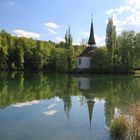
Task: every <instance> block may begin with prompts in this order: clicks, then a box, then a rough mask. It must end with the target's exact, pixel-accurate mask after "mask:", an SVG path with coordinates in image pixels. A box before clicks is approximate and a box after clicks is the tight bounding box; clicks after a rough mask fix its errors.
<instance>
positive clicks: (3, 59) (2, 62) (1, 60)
mask: <svg viewBox="0 0 140 140" xmlns="http://www.w3.org/2000/svg"><path fill="white" fill-rule="evenodd" d="M6 69H7V56H6V54H5V52H4V50H3V48H2V47H1V48H0V70H6Z"/></svg>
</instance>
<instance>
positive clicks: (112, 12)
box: [106, 5, 135, 16]
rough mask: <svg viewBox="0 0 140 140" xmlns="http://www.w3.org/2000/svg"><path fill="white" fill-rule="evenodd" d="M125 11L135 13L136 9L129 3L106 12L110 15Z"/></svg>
mask: <svg viewBox="0 0 140 140" xmlns="http://www.w3.org/2000/svg"><path fill="white" fill-rule="evenodd" d="M124 12H130V13H134V12H135V9H134V8H133V7H131V6H129V5H124V6H122V5H121V6H120V7H119V8H115V9H110V10H108V11H107V12H106V13H107V14H108V15H113V16H117V15H119V14H122V13H124Z"/></svg>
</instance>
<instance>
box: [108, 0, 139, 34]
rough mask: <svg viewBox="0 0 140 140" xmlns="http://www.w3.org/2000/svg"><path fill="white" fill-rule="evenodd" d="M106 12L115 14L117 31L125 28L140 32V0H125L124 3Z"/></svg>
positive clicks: (119, 31)
mask: <svg viewBox="0 0 140 140" xmlns="http://www.w3.org/2000/svg"><path fill="white" fill-rule="evenodd" d="M106 13H107V14H108V15H109V16H110V15H112V16H113V18H114V24H115V25H116V29H117V33H119V34H120V33H121V32H122V31H123V30H134V31H135V32H140V0H124V5H121V6H120V7H119V8H115V9H110V10H108V11H107V12H106Z"/></svg>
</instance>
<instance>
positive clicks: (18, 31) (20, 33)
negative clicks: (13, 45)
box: [13, 29, 40, 38]
mask: <svg viewBox="0 0 140 140" xmlns="http://www.w3.org/2000/svg"><path fill="white" fill-rule="evenodd" d="M13 32H14V33H15V34H16V35H17V36H19V37H22V36H23V37H27V38H39V37H40V34H38V33H34V32H28V31H24V30H21V29H16V30H13Z"/></svg>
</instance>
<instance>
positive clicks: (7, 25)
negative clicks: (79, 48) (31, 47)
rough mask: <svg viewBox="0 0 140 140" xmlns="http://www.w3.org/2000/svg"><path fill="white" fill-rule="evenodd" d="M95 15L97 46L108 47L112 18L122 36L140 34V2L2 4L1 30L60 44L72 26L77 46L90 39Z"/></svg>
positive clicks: (27, 0)
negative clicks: (125, 32)
mask: <svg viewBox="0 0 140 140" xmlns="http://www.w3.org/2000/svg"><path fill="white" fill-rule="evenodd" d="M91 14H93V23H94V33H95V40H96V43H97V46H101V45H104V44H105V35H106V25H107V21H108V18H110V17H113V20H114V25H115V26H116V29H117V34H118V35H119V34H121V32H122V31H124V30H134V31H135V32H140V0H0V30H2V29H4V30H6V31H7V32H9V33H11V34H12V35H16V36H24V37H27V38H30V37H32V38H34V39H39V40H46V41H47V40H52V41H54V42H60V41H63V40H64V36H65V33H66V30H67V29H68V27H69V26H70V27H71V34H72V36H73V44H80V43H81V41H82V39H87V38H88V36H89V31H90V25H91Z"/></svg>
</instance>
